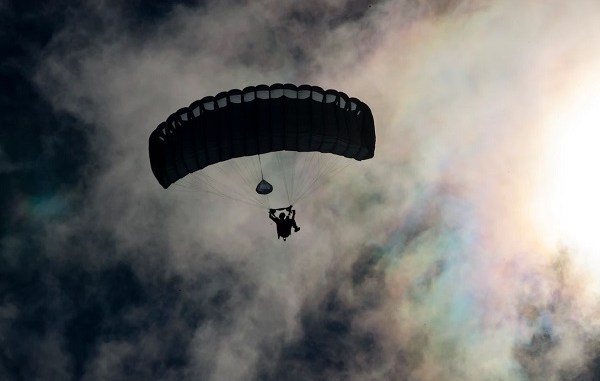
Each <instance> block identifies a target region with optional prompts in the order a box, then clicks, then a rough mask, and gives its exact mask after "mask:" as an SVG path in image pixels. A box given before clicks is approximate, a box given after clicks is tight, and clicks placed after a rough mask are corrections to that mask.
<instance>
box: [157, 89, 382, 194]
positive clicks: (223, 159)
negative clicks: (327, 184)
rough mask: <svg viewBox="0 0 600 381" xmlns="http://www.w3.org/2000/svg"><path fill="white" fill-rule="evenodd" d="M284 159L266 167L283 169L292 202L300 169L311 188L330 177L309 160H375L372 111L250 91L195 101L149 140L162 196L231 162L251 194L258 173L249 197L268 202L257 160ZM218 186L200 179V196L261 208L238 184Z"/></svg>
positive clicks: (334, 99) (285, 92)
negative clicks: (308, 170) (304, 169)
mask: <svg viewBox="0 0 600 381" xmlns="http://www.w3.org/2000/svg"><path fill="white" fill-rule="evenodd" d="M282 152H286V153H293V154H294V155H295V156H294V157H293V158H292V159H290V158H283V157H281V155H280V156H277V157H276V158H274V159H273V158H272V159H271V162H272V163H275V162H277V164H279V166H280V168H281V169H282V171H281V172H282V173H281V174H282V176H283V177H284V181H283V183H284V187H285V189H286V192H287V194H288V201H290V203H291V201H293V200H292V199H291V198H290V194H289V193H290V189H289V188H290V187H292V185H293V183H294V180H295V179H294V176H295V172H296V169H298V170H300V169H302V167H301V164H302V163H304V165H305V166H306V167H308V168H310V167H311V166H312V167H313V170H314V168H317V169H318V171H316V172H317V173H314V174H312V175H310V176H305V177H306V179H305V180H304V181H307V182H308V183H309V185H310V187H312V185H313V184H314V182H315V181H316V179H315V178H314V177H315V176H317V177H321V176H322V175H323V174H325V173H328V171H330V169H329V168H327V165H322V166H319V165H318V164H315V162H319V160H321V161H323V160H324V159H323V158H320V159H319V158H318V159H314V160H313V159H312V157H313V156H314V155H315V154H317V155H321V156H327V155H323V154H330V155H334V156H337V157H338V158H340V157H341V158H344V159H346V160H347V159H355V160H358V161H361V160H366V159H370V158H372V157H373V156H374V152H375V124H374V120H373V115H372V113H371V110H370V109H369V107H368V106H367V105H366V104H365V103H363V102H361V101H360V100H358V99H356V98H351V97H348V96H347V95H346V94H344V93H343V92H339V91H336V90H331V89H330V90H323V89H322V88H320V87H317V86H309V85H301V86H295V85H293V84H274V85H271V86H267V85H258V86H250V87H246V88H245V89H243V90H238V89H233V90H230V91H227V92H221V93H219V94H217V95H216V96H214V97H213V96H207V97H204V98H202V99H201V100H198V101H195V102H193V103H192V104H191V105H190V106H189V107H184V108H182V109H180V110H178V111H177V112H175V113H174V114H172V115H171V116H170V117H169V118H168V119H167V120H166V121H165V122H162V123H160V124H159V125H158V127H157V128H156V129H155V130H154V131H153V132H152V133H151V135H150V139H149V153H150V165H151V168H152V172H153V173H154V176H155V177H156V179H157V180H158V182H159V183H160V185H162V186H163V187H164V188H165V189H166V188H169V186H170V185H171V184H173V183H175V184H178V183H183V182H182V181H179V180H180V179H183V178H186V177H190V176H189V175H190V174H192V175H199V176H200V177H201V176H202V175H203V173H204V172H205V171H207V170H208V169H209V168H211V167H212V166H215V165H217V164H225V163H229V164H230V165H229V167H232V168H234V171H236V172H237V173H238V175H239V177H240V179H241V182H240V184H241V183H246V185H248V186H250V187H251V188H254V187H255V184H256V182H254V183H253V181H255V180H257V179H256V178H255V179H252V177H253V175H252V173H251V172H253V171H254V172H255V173H256V174H257V171H256V168H260V177H259V178H258V180H260V182H258V185H256V187H255V192H256V193H257V194H258V195H260V196H266V195H268V194H269V193H271V191H273V186H272V185H271V184H270V183H269V182H268V181H267V180H265V178H264V174H263V168H266V167H269V164H268V163H266V165H265V164H263V163H262V161H261V155H263V158H264V157H265V156H267V155H269V154H273V153H282ZM305 153H311V155H312V156H311V157H310V158H308V159H306V158H305V159H304V162H301V161H298V159H297V158H296V156H297V155H299V154H305ZM256 159H258V166H257V165H256V164H257V163H256ZM286 159H287V160H286ZM325 161H327V160H325ZM240 163H241V164H240ZM284 163H285V165H283V164H284ZM299 163H300V164H299ZM244 165H245V166H246V168H244ZM270 166H271V167H273V164H271V165H270ZM286 167H287V168H286ZM230 170H231V169H223V168H221V172H223V171H225V175H224V178H223V177H222V178H221V180H224V179H227V178H228V177H229V178H230V177H233V176H229V175H228V174H227V172H228V171H230ZM222 182H223V181H218V179H216V180H215V179H214V176H209V177H208V178H204V179H202V184H203V186H204V187H205V189H203V190H206V191H209V192H212V193H217V194H220V195H222V196H226V197H231V198H234V199H237V200H242V201H244V200H245V201H248V197H250V198H251V199H250V200H249V203H253V204H258V205H262V206H265V203H264V200H262V199H261V198H260V196H256V194H253V195H248V194H247V193H246V191H244V190H242V189H241V186H240V185H239V184H237V185H236V184H234V185H223V184H221V183H222ZM296 185H298V184H296ZM276 188H277V187H276ZM305 188H306V186H305ZM309 190H310V188H307V189H305V190H304V191H303V192H300V193H301V194H305V193H306V192H307V191H309ZM227 193H232V194H230V195H228V194H227ZM252 193H254V191H252ZM300 193H298V194H297V195H300ZM253 197H254V198H253ZM256 197H259V198H258V199H257V198H256ZM267 197H268V196H267Z"/></svg>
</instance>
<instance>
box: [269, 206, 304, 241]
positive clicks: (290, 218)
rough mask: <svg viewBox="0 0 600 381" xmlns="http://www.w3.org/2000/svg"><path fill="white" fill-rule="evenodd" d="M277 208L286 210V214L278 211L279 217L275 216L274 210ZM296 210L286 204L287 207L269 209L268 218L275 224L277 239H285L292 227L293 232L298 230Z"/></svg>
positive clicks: (290, 232)
mask: <svg viewBox="0 0 600 381" xmlns="http://www.w3.org/2000/svg"><path fill="white" fill-rule="evenodd" d="M277 210H287V212H288V214H287V216H286V215H285V213H283V212H282V213H279V217H275V211H277ZM295 217H296V211H295V210H293V209H292V206H291V205H290V206H288V207H287V208H281V209H269V218H270V219H272V220H273V221H274V222H275V223H276V224H277V239H279V238H283V240H284V241H285V240H286V239H287V237H289V236H290V234H292V228H294V232H297V231H298V230H300V228H299V227H298V225H296V220H295V219H294V218H295Z"/></svg>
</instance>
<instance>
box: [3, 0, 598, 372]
mask: <svg viewBox="0 0 600 381" xmlns="http://www.w3.org/2000/svg"><path fill="white" fill-rule="evenodd" d="M122 3H123V2H118V1H111V0H108V1H87V2H69V1H55V2H54V1H53V2H48V3H37V2H30V3H27V2H25V1H23V2H17V1H15V2H11V1H0V25H3V27H2V28H0V51H2V60H1V62H0V78H1V81H0V83H2V85H1V86H2V88H3V91H2V92H1V95H0V109H1V112H0V117H1V119H0V201H1V206H2V208H1V213H0V218H1V221H0V222H1V225H0V226H1V229H2V230H1V231H0V234H1V238H0V248H1V249H0V296H1V298H0V343H1V345H0V379H2V380H10V381H12V380H90V381H94V380H125V379H126V380H208V381H214V380H219V381H220V380H223V381H237V380H328V381H336V380H340V381H341V380H344V381H346V380H348V381H363V380H364V381H379V380H411V381H439V380H444V381H446V380H447V381H455V380H456V381H459V380H460V381H487V380H490V381H492V380H494V381H498V380H501V381H504V380H516V381H525V380H544V381H558V380H577V381H584V380H586V381H587V380H597V379H600V360H598V355H599V351H598V345H599V344H600V335H599V333H600V332H599V329H600V303H599V301H600V299H599V297H600V257H599V256H600V240H599V238H598V237H600V230H599V229H600V228H599V225H598V222H597V219H598V216H600V201H599V200H598V199H597V196H598V195H599V194H600V178H599V177H600V175H599V174H598V165H597V164H598V163H600V150H598V149H597V143H596V142H598V141H599V140H600V132H599V131H600V128H599V127H598V126H600V74H598V73H599V72H598V70H597V68H598V67H600V66H599V64H600V3H599V2H598V1H597V0H573V1H564V0H544V1H536V0H529V1H527V0H525V1H524V0H497V1H493V0H489V1H468V0H465V1H458V0H432V1H425V0H396V1H394V0H388V1H383V0H373V1H357V0H322V1H296V2H292V1H281V0H254V1H247V0H221V1H199V2H194V1H184V2H181V3H178V4H164V5H160V6H158V5H156V4H154V2H150V1H148V2H146V1H142V0H137V1H130V2H126V3H127V5H124V3H123V4H122ZM288 82H289V83H296V84H302V83H309V84H314V85H318V86H320V87H322V88H325V89H327V88H334V89H338V90H340V91H343V92H345V93H347V94H349V95H351V96H355V97H357V98H359V99H361V100H362V101H364V102H365V103H367V104H368V105H369V106H370V107H371V110H372V112H373V115H374V118H375V125H376V133H377V146H376V151H375V157H374V158H373V159H372V160H369V161H365V162H361V163H357V164H355V165H352V166H350V167H349V168H348V169H347V170H345V171H343V172H341V173H339V174H338V175H336V176H334V177H331V178H329V179H326V181H324V184H323V186H322V187H320V188H319V189H318V190H317V191H315V192H314V193H312V194H311V195H310V196H309V197H307V198H306V199H305V200H303V201H302V204H299V205H297V209H298V216H297V221H298V223H299V224H300V225H301V226H302V230H301V231H300V232H298V233H296V234H293V235H292V237H291V238H290V239H289V240H288V241H287V242H285V243H284V242H282V241H281V240H277V239H276V235H275V227H274V225H273V224H272V223H271V222H270V221H269V219H268V217H267V214H266V211H264V210H259V209H256V208H252V207H246V206H244V205H243V204H238V203H235V202H232V201H231V200H227V199H222V198H218V197H213V196H211V195H209V194H204V193H198V194H196V195H195V196H194V197H187V196H182V195H181V194H178V193H177V192H173V191H171V189H169V190H164V189H163V188H162V187H161V186H160V185H159V184H158V182H157V181H156V179H155V178H154V176H153V175H152V172H151V170H150V165H149V160H148V137H149V134H150V133H151V131H152V130H153V129H154V128H155V127H156V126H157V125H158V124H159V123H160V122H162V121H164V120H165V119H166V117H167V116H168V115H169V114H171V113H172V112H175V111H176V110H177V109H179V108H181V107H184V106H188V105H189V104H190V103H191V102H193V101H194V100H197V99H200V98H202V97H204V96H206V95H214V94H216V93H218V92H220V91H223V90H228V89H231V88H243V87H245V86H249V85H256V84H261V83H266V84H272V83H288Z"/></svg>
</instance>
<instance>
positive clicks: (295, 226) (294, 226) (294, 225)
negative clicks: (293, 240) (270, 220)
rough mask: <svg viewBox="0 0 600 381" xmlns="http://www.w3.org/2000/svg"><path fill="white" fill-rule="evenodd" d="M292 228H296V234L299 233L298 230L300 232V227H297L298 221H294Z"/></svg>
mask: <svg viewBox="0 0 600 381" xmlns="http://www.w3.org/2000/svg"><path fill="white" fill-rule="evenodd" d="M292 227H293V228H294V231H295V232H297V231H298V230H300V227H299V226H298V225H296V220H292Z"/></svg>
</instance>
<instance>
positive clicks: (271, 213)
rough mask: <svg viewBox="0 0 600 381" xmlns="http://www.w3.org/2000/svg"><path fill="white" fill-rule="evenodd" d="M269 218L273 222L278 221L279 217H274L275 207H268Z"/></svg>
mask: <svg viewBox="0 0 600 381" xmlns="http://www.w3.org/2000/svg"><path fill="white" fill-rule="evenodd" d="M269 218H270V219H272V220H273V221H275V222H277V221H279V219H278V218H276V217H275V209H269Z"/></svg>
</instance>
